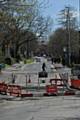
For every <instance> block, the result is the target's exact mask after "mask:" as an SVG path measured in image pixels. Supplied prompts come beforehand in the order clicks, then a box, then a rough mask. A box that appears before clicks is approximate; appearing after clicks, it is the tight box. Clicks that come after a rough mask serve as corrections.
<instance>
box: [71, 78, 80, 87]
mask: <svg viewBox="0 0 80 120" xmlns="http://www.w3.org/2000/svg"><path fill="white" fill-rule="evenodd" d="M71 87H73V88H77V89H80V80H71Z"/></svg>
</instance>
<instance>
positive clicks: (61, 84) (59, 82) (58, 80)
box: [50, 79, 63, 86]
mask: <svg viewBox="0 0 80 120" xmlns="http://www.w3.org/2000/svg"><path fill="white" fill-rule="evenodd" d="M50 83H51V85H52V84H54V85H57V86H63V79H50Z"/></svg>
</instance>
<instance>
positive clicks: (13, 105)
mask: <svg viewBox="0 0 80 120" xmlns="http://www.w3.org/2000/svg"><path fill="white" fill-rule="evenodd" d="M0 120H80V98H79V97H73V96H67V97H65V96H64V97H63V96H59V97H45V98H43V97H38V98H36V99H30V100H29V99H28V98H27V99H26V100H22V101H5V102H4V103H0Z"/></svg>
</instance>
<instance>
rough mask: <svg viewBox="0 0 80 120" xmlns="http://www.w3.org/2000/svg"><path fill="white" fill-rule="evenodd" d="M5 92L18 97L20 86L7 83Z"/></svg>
mask: <svg viewBox="0 0 80 120" xmlns="http://www.w3.org/2000/svg"><path fill="white" fill-rule="evenodd" d="M7 93H10V95H12V96H15V97H19V96H21V87H20V86H18V85H8V89H7Z"/></svg>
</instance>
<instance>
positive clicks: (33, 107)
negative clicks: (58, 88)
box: [0, 63, 80, 120]
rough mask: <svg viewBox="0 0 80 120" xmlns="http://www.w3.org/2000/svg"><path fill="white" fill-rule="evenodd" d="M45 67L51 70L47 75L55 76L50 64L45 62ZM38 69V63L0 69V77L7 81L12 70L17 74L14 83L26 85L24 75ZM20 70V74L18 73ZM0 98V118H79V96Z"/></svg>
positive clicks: (15, 119)
mask: <svg viewBox="0 0 80 120" xmlns="http://www.w3.org/2000/svg"><path fill="white" fill-rule="evenodd" d="M47 68H48V70H49V72H50V71H51V72H52V73H50V74H49V77H55V74H56V71H52V70H51V69H50V64H47ZM40 70H41V64H40V63H34V64H31V65H23V66H22V67H21V68H20V69H18V70H15V71H14V70H11V71H10V70H8V71H7V70H4V71H2V74H1V75H0V79H1V80H5V81H6V82H7V80H8V78H10V80H11V74H12V72H15V73H16V75H17V74H18V76H17V78H16V84H18V83H19V84H21V85H25V86H26V84H25V80H26V77H25V75H26V74H27V73H29V72H31V73H32V71H33V72H38V71H40ZM20 72H22V74H19V73H20ZM57 75H59V74H57ZM32 76H33V75H32ZM35 76H36V75H35ZM35 76H34V77H33V78H34V79H33V83H34V84H35V81H36V80H35V78H36V77H35ZM28 77H29V76H28ZM57 77H59V76H57ZM8 82H9V80H8ZM0 98H1V99H0V120H9V119H10V120H80V97H79V96H54V97H42V96H37V97H36V96H34V97H31V98H30V97H27V98H16V99H12V96H6V95H4V96H3V95H0ZM3 98H5V99H3Z"/></svg>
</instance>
